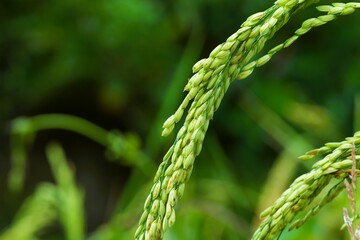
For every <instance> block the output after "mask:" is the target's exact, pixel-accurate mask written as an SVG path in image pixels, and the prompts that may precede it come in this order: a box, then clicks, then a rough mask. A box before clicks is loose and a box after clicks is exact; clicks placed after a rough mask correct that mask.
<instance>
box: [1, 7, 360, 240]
mask: <svg viewBox="0 0 360 240" xmlns="http://www.w3.org/2000/svg"><path fill="white" fill-rule="evenodd" d="M321 3H322V4H328V3H329V2H328V1H322V2H321ZM271 5H272V3H271V2H268V1H260V0H256V1H254V0H242V1H233V0H206V1H203V0H198V1H191V0H175V1H163V0H157V1H146V0H107V1H85V0H77V1H70V0H62V1H51V0H48V1H43V0H37V1H19V0H11V1H10V0H5V1H1V2H0V29H1V33H0V128H1V135H0V146H1V147H0V158H1V161H0V203H1V210H0V212H1V214H0V229H2V230H1V231H2V235H0V239H16V238H10V237H9V236H13V235H6V232H7V231H9V229H10V230H11V229H12V227H13V226H17V225H16V221H17V220H18V219H21V217H16V216H19V215H18V214H17V212H18V211H19V209H20V206H22V205H23V203H24V201H25V200H26V199H29V197H31V196H32V195H33V194H34V193H35V192H36V191H38V189H39V186H40V185H41V184H43V183H44V182H49V183H56V177H54V175H56V174H55V173H54V168H52V167H51V163H50V164H49V157H48V156H47V155H46V153H45V152H46V149H47V146H48V144H49V143H50V142H54V141H56V142H58V143H59V144H61V146H62V148H63V150H64V152H65V153H66V156H67V159H68V161H67V162H68V164H69V166H70V169H71V171H73V173H74V178H75V179H74V182H76V184H77V186H78V187H79V188H80V189H81V191H82V192H83V193H84V194H85V195H84V202H83V205H82V206H83V207H84V212H85V214H84V217H83V218H84V224H80V223H79V226H78V228H79V229H82V230H79V231H83V232H84V233H83V236H86V237H87V238H90V239H131V237H132V236H133V233H134V231H135V227H136V225H137V221H138V219H139V217H140V214H141V211H142V205H143V202H144V200H145V198H146V195H147V193H148V192H149V190H150V187H151V182H152V178H153V175H154V173H155V170H156V167H157V166H158V164H159V163H160V162H161V159H162V157H163V155H164V154H165V153H166V151H167V149H168V148H169V146H170V145H171V143H172V140H173V139H174V135H171V136H169V137H167V138H162V137H161V136H160V133H161V125H162V122H163V121H164V120H165V119H166V118H167V117H168V116H170V115H171V114H172V113H173V112H174V111H175V110H176V108H177V106H178V105H179V103H180V101H181V100H182V98H183V97H184V93H183V87H184V86H185V83H186V81H187V79H188V78H189V77H190V76H191V67H192V65H193V64H194V63H195V62H196V61H197V60H199V59H201V58H204V57H207V56H208V54H209V53H210V51H211V50H212V49H213V48H215V47H216V46H217V45H218V44H220V43H221V42H223V41H224V40H226V38H227V37H228V36H230V35H231V34H232V33H233V32H235V31H236V30H237V29H238V28H239V26H240V25H241V23H242V22H243V21H244V20H245V19H246V18H247V17H248V16H249V15H250V14H252V13H255V12H259V11H262V10H265V9H266V8H268V7H270V6H271ZM318 15H320V13H319V12H317V11H316V10H315V9H314V7H310V8H309V9H306V10H303V11H301V12H299V13H297V14H296V15H295V16H294V17H293V18H292V19H291V21H290V22H289V23H288V24H287V25H286V26H285V27H284V28H283V29H282V30H280V31H279V32H278V33H277V34H276V35H275V36H274V38H273V39H272V40H271V41H269V42H268V44H267V45H266V46H265V49H267V50H269V49H271V47H273V46H275V45H276V44H279V43H281V42H282V41H284V40H285V39H286V38H288V37H290V36H292V34H293V32H294V30H296V29H297V28H298V27H300V26H301V23H302V22H303V21H304V20H306V19H307V18H309V17H314V16H318ZM359 22H360V14H359V13H358V12H355V13H354V14H352V15H350V16H344V17H340V18H339V19H337V20H336V21H334V22H331V23H329V24H327V25H325V26H322V27H319V28H316V29H314V30H312V31H311V32H309V33H307V34H306V35H305V36H304V37H302V38H300V39H299V41H297V42H296V43H295V44H294V45H293V46H291V47H289V48H288V49H285V50H283V51H281V52H280V53H279V54H278V55H276V56H275V57H274V58H273V59H272V60H271V61H270V62H269V63H268V64H267V65H265V66H264V67H261V68H259V69H256V70H255V71H254V73H253V74H252V75H251V76H250V77H249V78H247V79H246V80H242V81H235V82H234V83H233V84H232V85H231V87H230V89H229V91H228V93H227V94H226V96H225V99H224V101H223V103H222V104H221V106H220V108H219V110H218V111H217V113H216V114H215V117H214V119H213V121H212V122H211V124H210V127H209V131H208V133H207V136H206V140H205V142H204V147H203V151H202V153H201V154H200V156H199V157H198V158H197V160H196V163H195V167H194V171H193V175H192V178H191V179H190V181H189V182H188V184H187V187H186V191H185V196H184V198H183V199H182V200H181V201H180V203H179V204H178V206H177V221H176V224H175V226H174V227H173V228H171V229H170V230H169V231H168V232H167V234H166V239H189V240H191V239H248V238H249V236H251V233H252V232H253V231H254V229H255V227H256V224H258V221H259V220H258V215H259V213H260V212H261V210H263V209H264V208H265V207H267V206H269V205H270V204H271V203H272V202H273V201H274V199H276V197H277V196H279V194H280V193H281V192H282V191H283V190H284V189H285V188H286V186H288V185H289V183H290V182H291V180H293V179H294V178H295V177H296V176H298V175H300V174H301V173H304V172H306V171H307V170H308V169H309V168H310V166H311V165H312V164H313V161H311V162H305V163H304V162H301V161H300V160H298V159H297V156H300V155H302V154H303V153H304V152H306V151H307V150H310V149H312V148H315V147H319V146H321V145H323V144H324V143H325V142H330V141H340V140H342V139H343V138H345V137H347V136H351V135H353V133H354V131H356V130H359V129H360V94H359V91H358V90H359V87H360V81H359V79H360V48H359V40H360V29H359ZM50 113H61V114H67V115H65V119H62V118H61V117H64V116H63V115H43V114H50ZM39 115H40V116H43V117H44V119H43V122H42V123H37V124H40V125H37V128H36V127H34V125H36V124H35V123H34V125H32V121H33V117H34V116H39ZM68 115H71V116H76V117H79V118H82V119H85V120H86V121H89V122H91V123H93V124H95V125H97V126H98V127H100V128H102V130H101V131H100V130H99V131H98V132H97V133H99V132H100V133H99V134H98V135H99V138H100V140H99V141H96V139H95V140H94V138H91V137H89V135H90V136H93V135H92V133H91V132H92V131H93V129H92V128H91V127H94V126H92V125H91V126H88V125H86V123H84V122H81V121H80V122H77V120H79V119H71V118H70V119H68V118H66V116H68ZM46 117H49V118H46ZM51 117H52V118H51ZM34 118H35V117H34ZM35 120H36V118H35ZM35 120H34V121H35ZM38 120H39V119H38ZM57 121H58V122H57ZM41 124H44V125H41ZM47 124H48V126H47ZM63 125H64V126H65V127H64V126H63ZM61 126H63V127H61ZM66 126H68V129H67V130H66V128H67V127H66ZM87 126H88V127H87ZM32 127H33V128H32ZM82 127H83V128H84V129H83V130H79V129H81V128H82ZM64 128H65V129H64ZM94 128H95V130H94V131H95V132H96V130H98V129H97V128H96V127H94ZM69 130H70V131H69ZM113 130H116V131H113ZM79 132H80V133H81V134H79ZM104 132H105V133H107V134H110V135H111V136H112V137H114V139H115V140H114V139H113V140H109V139H108V138H109V136H107V135H106V136H105V135H104V136H105V137H104V136H103V135H101V134H102V133H104ZM82 133H83V134H82ZM84 133H85V134H84ZM86 133H88V134H89V135H87V134H86ZM94 135H97V134H96V133H94ZM95 138H96V137H95ZM101 139H103V140H101ZM104 139H105V140H104ZM102 141H103V142H102ZM101 143H102V144H101ZM16 158H19V159H20V160H19V159H18V160H16ZM25 160H26V161H25ZM12 161H13V163H11V162H12ZM14 162H15V163H16V162H18V163H19V162H20V165H21V164H22V166H23V167H24V169H25V171H24V172H22V171H21V167H20V170H19V171H18V172H17V173H14V176H13V178H12V180H9V179H10V178H11V177H9V173H11V170H10V169H11V166H13V165H14ZM24 162H26V166H25V165H24ZM50 162H51V161H50ZM15 172H16V171H15ZM14 178H15V180H14ZM60 178H61V177H60ZM22 179H23V180H22ZM22 182H23V185H22V184H21V183H22ZM342 195H346V194H342ZM28 205H30V204H28ZM347 206H348V202H347V199H346V196H345V197H339V199H338V200H336V201H335V202H334V203H332V204H330V205H329V206H327V207H326V208H325V209H324V210H322V211H321V212H320V213H319V215H318V216H316V217H315V218H313V219H312V220H311V221H310V222H308V223H307V224H306V225H305V226H304V227H302V228H301V229H300V230H296V231H292V232H287V231H285V232H284V233H283V235H282V238H281V239H304V238H306V239H325V238H327V239H343V238H344V237H345V236H346V235H347V232H346V230H340V227H341V225H342V219H343V217H342V208H343V207H347ZM24 208H25V209H26V206H25V207H22V209H24ZM28 208H29V207H28ZM54 208H55V209H58V208H60V209H61V207H60V206H58V207H54ZM23 211H25V212H26V210H23ZM55 212H56V211H55ZM74 212H76V211H74ZM25 215H26V214H25ZM20 216H21V214H20ZM39 226H41V228H40V229H37V230H36V231H35V230H34V231H35V233H34V234H35V235H34V236H36V237H37V238H33V239H64V238H68V239H71V237H69V236H68V235H66V233H64V232H66V227H65V230H64V220H59V219H58V218H57V217H55V218H51V219H49V220H46V221H45V223H44V224H42V225H41V224H40V225H39ZM17 227H18V226H17ZM15 229H17V230H19V229H20V230H21V227H20V228H15ZM18 239H20V237H19V238H18ZM24 239H27V238H24Z"/></svg>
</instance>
